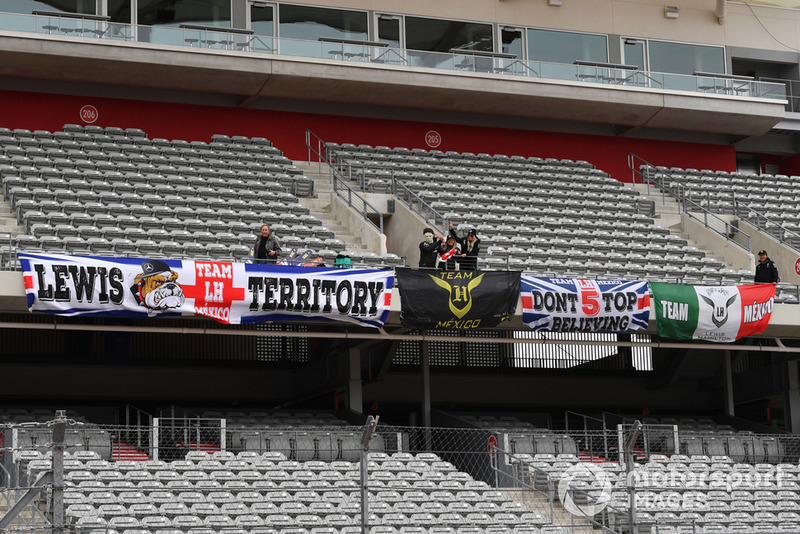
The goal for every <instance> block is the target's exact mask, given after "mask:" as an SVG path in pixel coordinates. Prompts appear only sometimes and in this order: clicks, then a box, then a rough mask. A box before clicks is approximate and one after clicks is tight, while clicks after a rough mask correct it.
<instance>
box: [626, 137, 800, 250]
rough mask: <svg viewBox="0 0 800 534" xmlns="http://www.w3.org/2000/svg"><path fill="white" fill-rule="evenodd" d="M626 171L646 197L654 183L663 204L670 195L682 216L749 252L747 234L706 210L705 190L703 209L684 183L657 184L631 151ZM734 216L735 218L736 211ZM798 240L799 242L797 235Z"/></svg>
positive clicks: (645, 164) (651, 168)
mask: <svg viewBox="0 0 800 534" xmlns="http://www.w3.org/2000/svg"><path fill="white" fill-rule="evenodd" d="M628 168H629V169H630V170H631V173H632V174H631V176H632V179H633V183H636V177H637V176H638V177H639V179H640V183H642V184H646V185H647V193H648V195H649V194H650V184H653V185H654V186H656V187H657V188H658V189H659V190H660V191H661V198H662V203H665V202H666V195H667V193H669V194H670V196H672V197H673V198H675V200H677V201H678V209H679V210H680V211H681V213H685V214H686V215H687V216H688V217H690V218H692V219H694V220H696V221H698V222H700V223H702V224H703V226H704V227H705V228H707V229H709V230H711V231H713V232H715V233H717V234H719V235H721V236H722V237H724V238H725V240H726V241H730V242H731V243H734V244H735V245H737V246H738V247H741V248H742V249H744V250H746V251H747V252H748V253H749V252H752V239H751V236H750V234H748V233H747V232H744V231H743V230H741V229H739V227H738V225H736V224H734V223H732V222H728V221H726V220H724V219H723V218H721V217H719V216H718V215H716V214H714V213H713V212H712V211H711V210H710V209H709V208H710V206H711V203H710V195H709V193H708V191H706V207H704V206H703V205H702V204H701V203H700V202H697V201H696V200H693V199H692V198H691V196H692V195H691V193H692V190H691V189H690V188H686V187H685V186H684V185H683V184H678V186H677V188H674V187H669V186H667V185H666V184H665V183H664V182H663V181H661V182H659V180H658V175H657V174H656V172H655V171H656V166H655V165H653V164H652V163H650V162H649V161H647V160H645V159H644V158H642V157H640V156H637V155H636V154H634V153H632V152H629V153H628ZM642 169H644V170H642ZM698 214H699V215H698ZM734 215H736V210H735V208H734ZM798 238H799V239H800V236H798Z"/></svg>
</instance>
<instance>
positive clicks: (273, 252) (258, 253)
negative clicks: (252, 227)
mask: <svg viewBox="0 0 800 534" xmlns="http://www.w3.org/2000/svg"><path fill="white" fill-rule="evenodd" d="M280 253H281V245H280V243H279V242H278V238H277V237H275V236H274V235H273V234H272V233H271V232H270V230H269V225H268V224H264V225H262V226H261V235H260V236H259V237H258V239H256V242H255V243H254V244H253V246H252V247H251V248H250V260H252V261H253V263H275V262H277V261H278V254H280Z"/></svg>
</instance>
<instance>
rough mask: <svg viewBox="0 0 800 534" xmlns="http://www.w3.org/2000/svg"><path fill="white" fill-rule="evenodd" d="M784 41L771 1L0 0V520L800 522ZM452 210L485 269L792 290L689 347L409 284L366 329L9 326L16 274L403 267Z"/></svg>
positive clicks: (179, 527) (748, 529)
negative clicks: (420, 321)
mask: <svg viewBox="0 0 800 534" xmlns="http://www.w3.org/2000/svg"><path fill="white" fill-rule="evenodd" d="M673 4H674V5H673ZM798 29H800V28H798V22H797V10H796V9H795V6H794V5H793V3H790V2H787V1H779V0H775V1H758V2H737V1H725V0H695V1H691V2H690V1H688V0H675V1H674V2H671V3H670V5H665V4H662V3H657V2H652V1H651V0H529V1H526V2H514V1H511V0H505V1H501V2H494V3H492V2H485V1H483V2H480V1H471V0H468V1H465V2H458V3H456V4H453V3H436V2H434V3H430V2H428V3H424V2H420V3H417V2H411V3H407V4H404V5H402V6H401V5H392V6H389V5H378V4H365V3H359V2H353V1H351V0H342V1H339V2H333V3H325V2H321V1H319V0H299V1H297V2H283V1H275V2H273V1H266V2H263V1H252V2H251V1H249V0H195V1H193V2H187V1H182V0H178V1H174V0H147V1H145V0H132V1H131V2H125V1H119V0H97V1H96V2H95V1H92V2H83V1H78V0H66V1H55V0H15V1H14V2H6V3H0V79H2V81H3V84H2V89H0V99H1V101H2V103H3V107H2V110H3V111H2V112H0V185H2V199H0V339H2V344H0V347H2V348H0V378H1V379H2V380H0V383H2V384H3V386H2V388H0V533H3V532H31V533H32V532H91V533H92V534H99V533H101V532H102V533H107V534H151V533H159V534H267V533H278V534H349V533H351V532H365V531H369V532H372V533H375V534H396V533H405V534H452V533H465V534H501V533H503V534H506V533H512V534H516V533H520V534H522V533H534V534H536V533H538V534H557V533H566V532H570V533H575V532H580V533H582V532H613V533H619V534H621V533H623V532H631V533H632V532H641V533H644V532H652V533H667V534H678V533H681V534H684V533H689V532H692V533H694V532H716V533H728V532H730V533H752V532H800V499H799V498H798V495H800V486H799V485H798V484H800V467H798V465H799V464H798V462H799V461H800V440H798V438H797V434H798V432H800V386H799V384H800V373H799V369H798V365H797V360H796V358H795V354H796V353H797V352H798V350H800V349H798V339H800V319H798V317H800V316H799V315H798V313H797V310H798V305H800V267H798V266H800V226H799V225H798V222H797V214H798V210H799V209H800V208H798V206H800V193H798V187H797V183H796V182H797V177H798V176H800V159H798V148H797V147H798V143H797V138H796V137H797V132H798V131H800V128H798V116H797V113H796V112H797V110H798V103H797V100H796V95H797V94H798V87H800V86H798V83H800V77H798V75H797V73H798V69H799V67H798V60H797V50H798V49H800V43H798V42H797V35H800V32H798ZM450 222H452V223H454V225H455V227H456V229H457V231H458V233H459V235H464V234H465V233H466V232H467V231H468V230H469V229H475V230H476V231H477V233H478V236H479V237H480V238H481V255H480V260H479V262H480V263H479V267H480V270H481V271H482V272H484V273H508V272H512V273H516V272H522V273H523V276H525V277H543V278H546V279H550V280H552V281H553V282H552V283H553V284H555V283H556V282H555V281H563V280H574V279H589V280H595V279H597V280H600V279H609V280H621V281H627V282H636V281H640V280H642V281H647V282H649V283H653V284H657V283H670V284H684V285H686V286H697V287H705V286H710V287H714V288H716V287H728V286H737V285H750V284H751V282H752V279H753V272H754V270H755V261H757V260H756V258H755V257H754V254H753V253H754V251H756V250H759V249H766V250H768V251H769V255H770V257H772V258H773V259H774V260H775V261H776V263H777V265H778V268H779V270H780V274H781V282H780V283H779V284H778V285H777V287H776V292H775V297H774V300H771V301H770V302H769V305H770V310H771V312H772V313H771V319H770V322H769V325H768V326H767V327H766V329H765V330H764V331H763V332H761V333H759V334H757V335H753V336H747V337H744V338H741V339H739V340H738V341H736V342H732V343H718V344H714V343H710V342H706V341H704V340H699V339H698V340H696V341H680V340H674V339H669V338H667V337H660V336H659V334H658V332H659V328H658V325H657V323H656V320H655V318H654V315H655V314H654V313H651V318H650V321H649V323H648V324H647V327H646V328H645V329H643V330H640V331H636V332H618V333H616V332H615V333H609V332H591V333H587V332H547V331H545V332H543V331H536V330H535V329H532V326H530V321H529V319H526V317H525V315H526V307H525V306H526V305H525V302H524V300H523V299H520V302H519V304H517V306H516V311H515V312H514V313H511V314H510V316H509V317H507V318H506V319H507V320H504V321H502V322H500V324H499V325H498V326H497V327H493V328H479V329H473V330H468V329H464V330H452V329H438V328H437V329H434V328H431V329H415V328H410V327H407V326H404V322H405V318H404V317H403V313H402V310H403V302H402V300H403V299H401V294H400V288H398V287H397V282H396V281H395V282H394V285H392V286H391V292H390V293H387V294H386V295H385V298H384V303H385V304H386V306H387V307H388V309H387V313H386V315H385V318H384V319H385V320H382V321H381V322H380V324H379V326H380V328H372V326H375V325H374V324H373V325H365V324H364V323H361V322H351V323H344V322H330V321H327V322H326V321H323V320H285V317H282V318H280V320H277V319H276V320H274V321H273V320H272V318H271V317H270V318H267V319H265V320H264V322H247V321H243V323H244V324H221V323H218V322H214V321H212V320H211V319H209V318H201V317H192V318H189V317H179V316H177V315H167V316H162V317H158V318H156V317H150V316H146V315H148V314H144V313H138V314H128V315H125V314H118V315H117V316H109V317H104V316H87V315H83V316H74V317H68V316H58V315H53V314H49V313H37V312H33V313H32V312H31V311H29V305H30V302H31V301H33V298H32V294H31V293H30V292H28V293H26V288H27V289H29V290H30V289H31V287H32V283H33V282H32V281H31V279H32V277H31V276H26V278H23V273H22V262H21V260H20V256H18V254H23V260H24V261H28V260H26V259H25V258H29V257H37V258H38V257H43V256H50V255H56V256H58V257H60V255H69V256H73V257H79V256H91V257H106V258H110V260H109V261H115V260H119V261H122V262H125V264H126V265H127V264H131V265H133V264H135V265H136V266H137V267H138V266H139V263H140V262H141V260H142V259H146V260H149V261H153V260H156V261H155V262H154V263H158V265H161V264H164V262H178V261H181V260H184V261H186V262H193V261H197V262H199V263H200V264H202V265H222V264H229V263H231V264H233V265H236V266H239V267H241V266H244V267H242V268H243V269H244V268H245V267H247V268H249V265H250V264H247V265H245V262H246V261H247V258H248V254H249V252H250V246H251V245H252V242H253V240H254V238H255V236H256V234H257V231H258V228H259V227H260V225H261V224H262V223H268V224H270V226H271V228H272V230H273V232H274V233H275V234H276V235H277V236H278V237H279V239H280V240H281V242H282V245H283V247H284V252H286V251H288V250H290V249H292V248H297V249H299V250H301V251H302V250H305V249H308V250H310V251H312V252H313V254H312V257H319V258H321V259H322V261H323V262H324V263H325V264H326V265H329V266H332V265H334V264H335V263H336V261H337V257H338V258H339V259H340V260H341V259H342V256H347V257H348V258H349V259H350V260H351V264H350V265H351V266H353V267H356V268H357V269H355V271H354V272H362V271H361V270H362V269H366V270H369V271H375V272H378V273H384V274H385V275H386V276H392V275H393V274H394V273H397V272H400V271H402V269H400V268H402V267H405V266H415V265H416V263H417V258H418V256H417V254H418V248H417V245H418V243H419V241H420V240H421V235H420V234H421V230H422V228H424V227H425V226H430V227H433V228H435V229H437V231H440V232H445V231H446V229H447V227H448V223H450ZM26 255H27V256H26ZM159 260H163V261H160V262H159ZM187 264H188V263H187ZM171 265H175V263H171ZM237 268H238V267H237ZM142 271H143V274H145V273H146V272H147V270H146V268H145V267H144V265H142ZM229 272H230V271H229ZM336 272H337V273H343V272H344V271H338V270H336ZM26 275H27V273H26ZM336 276H340V275H339V274H337V275H336ZM341 276H342V277H344V276H345V274H341ZM397 277H399V275H396V276H395V278H397ZM265 284H266V282H265ZM198 287H200V285H199V283H198ZM651 287H654V286H651ZM126 289H127V288H126ZM76 290H77V287H76ZM131 291H133V289H131ZM653 291H654V292H655V290H653ZM220 292H221V290H220ZM87 294H88V292H87ZM220 294H221V293H220ZM653 294H654V295H655V293H653ZM649 298H650V297H649V296H647V299H648V300H649ZM653 298H654V299H655V297H653ZM89 300H91V299H89ZM773 301H774V309H773V308H772V302H773ZM389 302H391V304H390V305H389ZM255 304H256V302H255V301H254V305H255ZM712 306H713V304H712ZM256 307H257V306H256ZM264 309H266V303H264ZM149 315H158V313H150V314H149ZM163 315H166V314H163ZM207 317H212V315H208V316H207ZM725 317H727V315H726V316H725ZM715 319H717V320H720V318H719V317H716V316H715ZM723 322H724V321H723ZM64 410H65V411H64ZM375 417H378V419H375Z"/></svg>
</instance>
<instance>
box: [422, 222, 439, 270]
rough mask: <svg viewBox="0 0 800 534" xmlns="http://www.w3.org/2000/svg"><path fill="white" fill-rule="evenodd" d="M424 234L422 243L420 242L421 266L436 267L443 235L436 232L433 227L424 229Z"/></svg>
mask: <svg viewBox="0 0 800 534" xmlns="http://www.w3.org/2000/svg"><path fill="white" fill-rule="evenodd" d="M422 236H423V239H422V243H420V244H419V266H420V267H423V268H427V269H435V268H436V259H437V258H438V256H439V247H440V246H441V245H442V236H441V234H435V233H434V232H433V230H432V229H431V228H425V229H424V230H422Z"/></svg>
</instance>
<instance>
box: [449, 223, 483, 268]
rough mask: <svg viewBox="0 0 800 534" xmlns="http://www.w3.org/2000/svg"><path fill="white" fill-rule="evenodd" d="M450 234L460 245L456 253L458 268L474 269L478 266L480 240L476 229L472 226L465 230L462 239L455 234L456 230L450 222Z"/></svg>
mask: <svg viewBox="0 0 800 534" xmlns="http://www.w3.org/2000/svg"><path fill="white" fill-rule="evenodd" d="M450 235H451V236H453V238H455V240H456V242H457V243H458V244H459V245H461V253H460V254H456V259H457V260H458V265H459V268H460V269H461V270H462V271H474V270H476V269H477V268H478V252H479V251H480V245H481V240H480V239H478V231H477V230H476V229H475V228H472V229H470V231H469V232H467V237H466V238H464V239H462V238H460V237H458V235H457V234H456V231H455V230H454V229H453V223H452V222H451V223H450Z"/></svg>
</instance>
